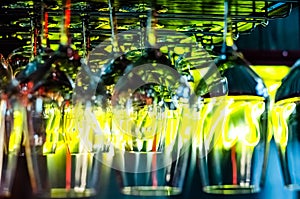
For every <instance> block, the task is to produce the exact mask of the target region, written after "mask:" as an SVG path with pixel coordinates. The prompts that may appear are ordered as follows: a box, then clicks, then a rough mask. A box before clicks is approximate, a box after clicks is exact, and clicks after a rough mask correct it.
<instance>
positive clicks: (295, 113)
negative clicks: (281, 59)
mask: <svg viewBox="0 0 300 199" xmlns="http://www.w3.org/2000/svg"><path fill="white" fill-rule="evenodd" d="M299 66H300V61H299V60H297V61H296V63H295V64H294V65H293V67H292V68H291V69H290V71H289V73H288V74H287V75H286V76H285V77H284V78H283V79H282V82H281V85H280V87H279V88H278V90H277V91H276V95H275V104H274V106H273V108H272V112H271V113H272V114H271V117H272V125H273V126H272V127H273V133H274V140H275V142H276V146H277V152H278V155H279V160H280V165H281V172H282V176H283V180H284V185H285V187H286V188H288V189H290V190H299V189H300V180H299V176H300V173H299V171H298V169H297V167H298V165H299V164H300V162H299V160H298V158H299V153H298V151H299V138H298V137H299V136H298V134H299V132H298V131H299V122H298V117H299V90H300V89H299Z"/></svg>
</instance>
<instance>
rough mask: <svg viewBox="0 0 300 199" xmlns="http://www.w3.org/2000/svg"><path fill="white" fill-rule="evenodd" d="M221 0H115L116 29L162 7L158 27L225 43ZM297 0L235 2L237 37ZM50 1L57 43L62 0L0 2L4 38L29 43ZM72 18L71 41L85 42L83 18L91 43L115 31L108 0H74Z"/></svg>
mask: <svg viewBox="0 0 300 199" xmlns="http://www.w3.org/2000/svg"><path fill="white" fill-rule="evenodd" d="M222 2H223V1H222V0H217V1H216V0H185V1H181V0H156V1H155V3H154V2H151V1H146V0H132V1H126V0H115V1H114V7H115V10H116V16H117V20H118V31H119V32H121V31H124V30H131V29H138V28H140V27H141V26H142V24H143V23H144V22H145V20H146V17H147V9H148V8H155V9H156V10H157V11H158V16H157V19H158V23H157V28H159V29H168V30H176V31H180V32H183V33H185V34H190V35H194V36H196V38H197V39H198V41H200V42H201V43H202V44H204V45H214V44H218V43H220V42H221V41H222V31H223V3H222ZM296 2H297V1H296V0H281V1H280V0H267V1H266V0H233V4H232V11H231V13H232V21H233V31H234V33H235V34H236V35H238V34H242V33H249V32H251V31H252V30H253V29H254V28H255V27H256V26H257V25H259V24H262V25H266V24H267V23H268V20H270V19H274V18H281V17H286V16H288V15H289V13H290V11H291V9H292V7H293V4H294V3H296ZM42 4H45V5H46V9H47V11H48V13H49V33H50V34H49V39H50V40H51V43H52V44H55V43H59V32H60V20H61V19H60V15H61V11H62V9H63V5H64V4H63V1H62V0H58V1H50V0H40V1H21V0H10V1H8V0H2V1H1V2H0V29H1V31H0V41H1V38H7V37H15V38H18V39H19V40H22V41H23V43H27V44H29V43H30V40H31V36H32V31H33V30H32V27H33V26H32V25H34V26H35V27H36V28H40V26H41V24H39V22H40V20H39V18H40V17H41V13H40V10H41V6H42ZM71 10H72V18H71V26H70V29H69V31H70V33H71V34H72V38H73V44H74V45H76V46H78V47H79V48H80V47H81V46H82V45H83V37H82V21H83V18H85V19H86V21H87V22H88V23H87V27H88V30H89V36H90V39H91V47H94V46H95V45H97V44H99V43H100V42H101V41H103V40H104V39H106V38H108V37H109V36H110V34H111V31H110V23H109V6H108V4H107V1H106V0H90V1H85V2H83V1H80V0H74V1H73V2H72V5H71Z"/></svg>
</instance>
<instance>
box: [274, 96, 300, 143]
mask: <svg viewBox="0 0 300 199" xmlns="http://www.w3.org/2000/svg"><path fill="white" fill-rule="evenodd" d="M299 100H300V98H299V97H295V98H290V99H286V100H281V101H279V102H277V103H276V104H275V105H274V107H273V109H272V112H271V119H272V125H273V132H274V139H275V142H276V143H277V144H279V145H280V147H282V148H283V149H284V148H285V147H286V146H287V143H288V139H289V128H288V120H289V117H290V115H291V114H292V113H293V112H294V111H295V108H296V102H299Z"/></svg>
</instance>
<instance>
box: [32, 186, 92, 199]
mask: <svg viewBox="0 0 300 199" xmlns="http://www.w3.org/2000/svg"><path fill="white" fill-rule="evenodd" d="M95 195H96V190H95V189H84V190H77V189H64V188H53V189H51V192H50V193H48V194H41V195H39V194H38V198H85V197H92V196H95Z"/></svg>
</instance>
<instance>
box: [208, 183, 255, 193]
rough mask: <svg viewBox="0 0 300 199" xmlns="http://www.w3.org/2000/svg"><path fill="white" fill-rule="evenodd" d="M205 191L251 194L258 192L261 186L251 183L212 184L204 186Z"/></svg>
mask: <svg viewBox="0 0 300 199" xmlns="http://www.w3.org/2000/svg"><path fill="white" fill-rule="evenodd" d="M203 191H204V192H205V193H210V194H227V195H233V194H251V193H257V192H259V191H260V188H258V187H256V186H253V185H250V186H243V185H212V186H205V187H203Z"/></svg>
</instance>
